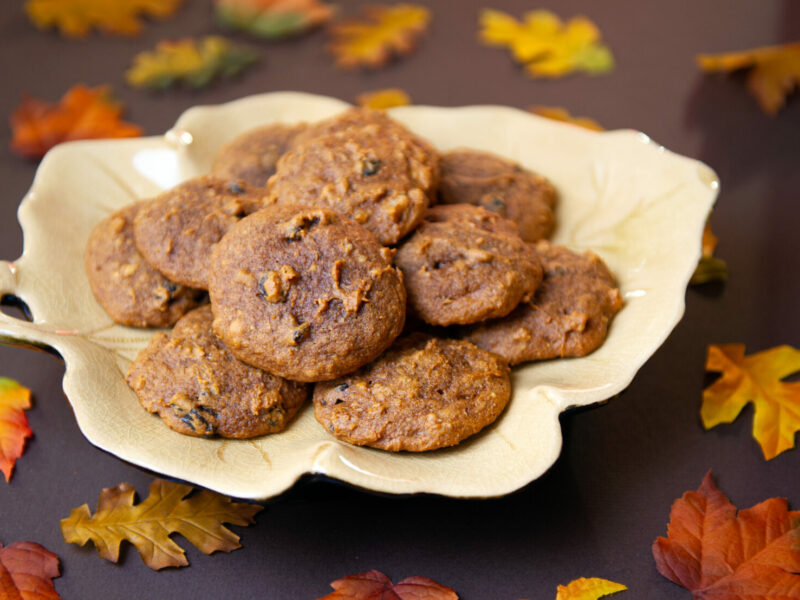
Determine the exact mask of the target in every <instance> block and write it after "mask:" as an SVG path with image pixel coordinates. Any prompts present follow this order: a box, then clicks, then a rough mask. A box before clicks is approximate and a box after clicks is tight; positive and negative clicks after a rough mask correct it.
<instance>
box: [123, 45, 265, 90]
mask: <svg viewBox="0 0 800 600" xmlns="http://www.w3.org/2000/svg"><path fill="white" fill-rule="evenodd" d="M257 60H258V55H257V54H256V53H255V52H254V51H253V50H251V49H250V48H247V47H246V46H241V45H238V44H234V43H232V42H229V41H228V40H226V39H225V38H223V37H219V36H215V35H211V36H207V37H204V38H201V39H197V40H195V39H183V40H177V41H163V42H160V43H159V44H158V45H157V46H156V49H155V50H154V51H152V52H142V53H140V54H137V55H136V56H135V57H134V59H133V66H131V68H130V69H128V71H126V73H125V80H126V81H127V82H128V83H129V84H130V85H132V86H133V87H137V88H150V89H154V90H163V89H165V88H168V87H169V86H171V85H173V84H175V83H178V82H184V83H185V84H187V85H189V86H191V87H193V88H199V87H203V86H205V85H207V84H208V83H210V82H211V80H212V79H214V77H217V76H223V77H230V76H233V75H236V74H237V73H240V72H241V71H242V70H243V69H245V68H247V67H248V66H250V65H251V64H253V63H254V62H256V61H257Z"/></svg>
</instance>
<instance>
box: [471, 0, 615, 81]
mask: <svg viewBox="0 0 800 600" xmlns="http://www.w3.org/2000/svg"><path fill="white" fill-rule="evenodd" d="M480 26H481V30H480V37H481V40H483V42H484V43H485V44H486V45H488V46H501V47H507V48H509V50H511V53H512V55H513V56H514V58H515V59H516V60H517V62H519V63H521V64H523V65H524V66H525V70H526V71H527V72H528V74H529V75H531V76H533V77H547V78H555V77H563V76H565V75H569V74H570V73H574V72H576V71H583V72H584V73H589V74H590V75H600V74H602V73H608V72H609V71H611V70H612V69H613V68H614V56H613V55H612V53H611V50H610V49H609V48H608V46H606V45H605V44H603V43H601V42H600V37H601V36H600V30H599V29H598V28H597V26H596V25H595V24H594V23H593V22H592V21H591V20H589V19H587V18H586V17H573V18H572V19H570V20H569V21H567V22H566V23H563V22H562V21H561V19H560V18H559V17H558V16H557V15H555V14H553V13H552V12H550V11H547V10H535V11H531V12H528V13H526V14H525V17H524V20H523V21H522V22H520V21H517V20H516V19H515V18H514V17H512V16H511V15H508V14H506V13H504V12H502V11H499V10H492V9H485V10H484V11H483V12H481V16H480Z"/></svg>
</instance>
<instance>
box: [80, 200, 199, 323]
mask: <svg viewBox="0 0 800 600" xmlns="http://www.w3.org/2000/svg"><path fill="white" fill-rule="evenodd" d="M141 206H142V204H141V203H138V204H132V205H130V206H126V207H125V208H123V209H121V210H118V211H117V212H115V213H114V214H113V215H111V216H110V217H108V218H106V219H103V220H102V221H101V222H100V223H98V224H97V226H95V228H94V229H93V230H92V233H91V234H90V235H89V241H88V243H87V244H86V250H85V252H84V255H83V259H84V266H85V267H86V275H87V277H88V278H89V285H90V286H91V288H92V292H93V293H94V297H95V298H96V299H97V301H98V302H99V303H100V305H101V306H102V307H103V309H104V310H105V311H106V312H107V313H108V315H109V316H110V317H111V318H112V319H113V320H114V321H115V322H117V323H120V324H121V325H129V326H132V327H169V326H170V325H172V324H173V323H175V321H177V320H178V319H179V318H181V317H182V316H183V315H184V314H185V313H186V312H188V311H190V310H191V309H193V308H194V307H195V306H197V305H198V304H201V303H202V302H204V301H205V299H206V294H205V292H203V291H202V290H196V289H191V288H188V287H185V286H182V285H178V284H177V283H174V282H172V281H170V280H168V279H167V278H166V277H164V276H163V275H162V274H161V273H159V272H158V271H156V270H155V269H154V268H153V267H151V266H150V265H149V264H147V262H146V261H145V259H144V257H143V256H142V255H141V254H140V253H139V251H138V250H137V249H136V244H135V243H134V239H133V221H134V218H135V217H136V214H137V212H139V209H140V207H141Z"/></svg>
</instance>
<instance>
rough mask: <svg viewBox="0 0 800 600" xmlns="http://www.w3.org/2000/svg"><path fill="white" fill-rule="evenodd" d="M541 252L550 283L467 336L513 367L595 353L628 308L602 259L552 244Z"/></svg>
mask: <svg viewBox="0 0 800 600" xmlns="http://www.w3.org/2000/svg"><path fill="white" fill-rule="evenodd" d="M536 250H537V252H538V253H539V256H540V257H541V260H542V265H543V267H544V279H543V280H542V284H541V285H540V286H539V289H538V290H537V291H536V294H535V295H534V297H533V299H532V300H531V301H530V302H526V303H523V304H521V305H520V306H519V307H518V308H517V309H516V310H515V311H514V312H512V313H511V314H510V315H508V316H507V317H505V318H503V319H497V320H494V321H489V322H487V323H481V324H479V325H476V326H475V327H473V328H471V329H469V330H468V331H467V334H466V335H465V339H467V340H469V341H470V342H472V343H474V344H475V345H477V346H480V347H481V348H484V349H486V350H490V351H492V352H496V353H497V354H499V355H501V356H503V357H505V358H506V360H508V362H509V363H510V364H512V365H515V364H518V363H521V362H525V361H529V360H543V359H548V358H559V357H565V356H584V355H586V354H589V353H590V352H592V351H593V350H595V349H596V348H597V347H599V346H600V344H602V343H603V340H605V337H606V333H607V331H608V326H609V323H610V321H611V319H612V318H613V317H614V315H615V314H616V313H617V312H619V310H620V309H621V308H622V297H621V296H620V293H619V290H618V289H617V287H616V282H615V281H614V277H613V275H611V273H610V272H609V270H608V267H606V265H605V263H604V262H603V261H602V260H601V259H600V258H599V257H598V256H597V255H596V254H594V253H592V252H585V253H584V254H577V253H575V252H572V251H571V250H569V249H567V248H565V247H563V246H557V245H554V244H550V243H549V242H546V241H541V242H539V243H538V244H536Z"/></svg>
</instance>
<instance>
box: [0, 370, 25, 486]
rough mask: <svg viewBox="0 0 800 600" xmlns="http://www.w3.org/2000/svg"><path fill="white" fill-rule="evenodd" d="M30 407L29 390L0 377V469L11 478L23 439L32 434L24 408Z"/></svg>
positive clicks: (7, 479) (21, 449)
mask: <svg viewBox="0 0 800 600" xmlns="http://www.w3.org/2000/svg"><path fill="white" fill-rule="evenodd" d="M30 407H31V391H30V390H29V389H28V388H25V387H22V386H21V385H20V384H18V383H17V382H16V381H14V380H12V379H8V378H7V377H0V471H2V472H3V475H5V477H6V481H9V480H11V473H12V472H13V471H14V464H15V463H16V462H17V459H18V458H19V457H20V456H22V452H23V451H24V449H25V440H26V439H28V438H29V437H31V436H32V435H33V431H31V428H30V427H28V417H26V416H25V410H26V409H28V408H30Z"/></svg>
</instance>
